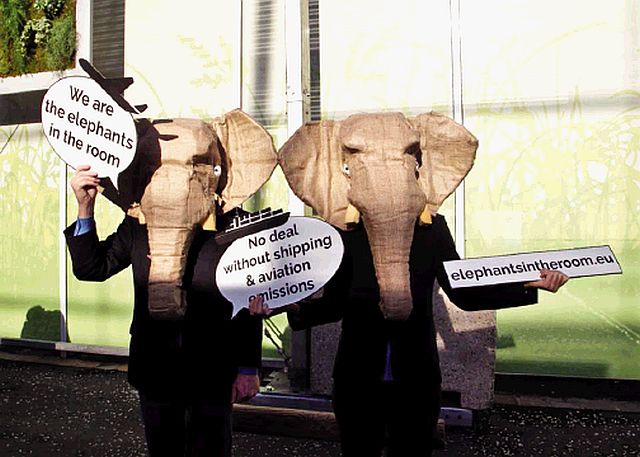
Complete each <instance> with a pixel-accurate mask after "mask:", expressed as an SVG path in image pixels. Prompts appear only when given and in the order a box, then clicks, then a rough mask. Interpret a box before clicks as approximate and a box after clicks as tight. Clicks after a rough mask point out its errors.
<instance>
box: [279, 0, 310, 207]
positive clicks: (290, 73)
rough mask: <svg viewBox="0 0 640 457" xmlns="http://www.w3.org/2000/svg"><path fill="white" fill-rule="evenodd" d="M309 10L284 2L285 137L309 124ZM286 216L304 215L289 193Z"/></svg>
mask: <svg viewBox="0 0 640 457" xmlns="http://www.w3.org/2000/svg"><path fill="white" fill-rule="evenodd" d="M308 24H309V9H308V5H307V1H306V0H285V46H286V60H287V134H288V135H289V136H291V135H293V134H294V132H295V131H296V130H297V129H298V128H299V127H300V126H301V125H302V124H304V123H305V122H306V121H308V120H309V112H310V111H309V93H310V91H309V85H310V83H309V72H310V71H309V37H308V31H309V30H308ZM289 212H290V213H291V214H292V215H304V203H302V201H301V200H300V199H299V198H298V197H296V196H295V194H294V193H293V192H292V191H291V190H289Z"/></svg>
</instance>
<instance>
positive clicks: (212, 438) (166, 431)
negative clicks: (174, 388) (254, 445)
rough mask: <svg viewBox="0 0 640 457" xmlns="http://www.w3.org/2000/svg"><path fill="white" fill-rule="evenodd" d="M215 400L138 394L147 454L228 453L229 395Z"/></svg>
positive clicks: (191, 456)
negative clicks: (179, 398)
mask: <svg viewBox="0 0 640 457" xmlns="http://www.w3.org/2000/svg"><path fill="white" fill-rule="evenodd" d="M226 393H227V394H228V395H226V399H219V400H218V401H211V400H210V399H208V400H199V399H193V400H190V401H186V402H178V401H161V400H155V399H152V398H148V397H146V396H145V395H144V394H142V393H141V394H140V408H141V411H142V418H143V422H144V431H145V437H146V440H147V443H148V446H149V454H151V455H152V456H154V457H175V456H180V457H182V456H186V457H205V456H206V457H227V456H230V455H231V396H230V392H226Z"/></svg>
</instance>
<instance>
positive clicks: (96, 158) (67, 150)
mask: <svg viewBox="0 0 640 457" xmlns="http://www.w3.org/2000/svg"><path fill="white" fill-rule="evenodd" d="M40 111H41V114H42V129H43V130H44V134H45V136H46V138H47V140H48V141H49V144H50V145H51V147H52V148H53V150H54V151H55V152H56V154H58V155H59V156H60V158H61V159H62V160H64V161H65V162H66V163H67V164H68V165H69V166H70V167H72V168H74V169H75V168H78V166H79V165H90V166H91V169H92V170H93V171H95V172H96V173H98V176H99V177H101V178H104V177H109V178H111V182H112V183H113V185H114V186H116V188H117V187H118V175H119V174H120V173H121V172H122V171H124V170H125V169H126V168H127V167H128V166H129V164H131V161H132V160H133V156H134V155H135V152H136V144H137V141H138V139H137V138H138V137H137V133H136V127H135V124H134V122H133V118H132V117H131V114H130V113H128V112H127V111H125V110H124V109H122V108H121V107H120V106H118V104H117V103H116V102H115V101H114V100H113V99H112V98H111V97H110V96H109V94H108V93H107V92H106V91H105V90H104V89H102V87H100V85H99V84H98V83H96V82H95V81H94V80H93V79H91V78H87V77H84V76H69V77H67V78H62V79H60V80H58V81H57V82H56V83H54V84H53V85H52V86H51V87H50V88H49V90H48V91H47V93H46V94H45V96H44V99H43V100H42V106H41V109H40Z"/></svg>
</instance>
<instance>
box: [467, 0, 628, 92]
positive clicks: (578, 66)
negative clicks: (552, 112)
mask: <svg viewBox="0 0 640 457" xmlns="http://www.w3.org/2000/svg"><path fill="white" fill-rule="evenodd" d="M461 11H462V13H461V14H462V19H461V24H462V39H463V46H464V48H463V51H464V52H463V58H464V62H463V68H464V76H465V77H464V82H465V87H464V97H465V102H466V103H484V102H489V103H490V102H496V101H505V100H532V99H534V100H535V99H542V100H549V99H553V98H556V97H560V98H564V99H570V98H572V97H573V96H574V94H575V93H576V92H578V93H579V94H580V96H581V97H584V96H586V95H590V96H597V95H599V96H607V95H609V94H611V93H613V92H616V91H619V90H623V89H629V88H632V87H635V88H636V89H637V88H638V75H639V69H640V64H639V63H638V60H637V52H638V51H637V50H638V46H639V40H640V34H639V28H638V27H639V24H638V17H640V14H639V13H640V11H639V9H638V2H637V1H634V0H631V1H630V0H612V1H610V2H606V3H604V2H585V1H580V0H565V1H561V2H558V1H554V0H541V1H536V2H532V1H528V0H517V1H504V0H489V1H482V2H477V1H465V0H461Z"/></svg>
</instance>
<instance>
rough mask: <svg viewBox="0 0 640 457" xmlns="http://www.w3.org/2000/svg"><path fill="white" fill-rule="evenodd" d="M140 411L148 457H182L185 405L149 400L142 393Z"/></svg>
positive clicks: (169, 401) (176, 402) (175, 402)
mask: <svg viewBox="0 0 640 457" xmlns="http://www.w3.org/2000/svg"><path fill="white" fill-rule="evenodd" d="M139 395H140V409H141V410H142V421H143V423H144V432H145V437H146V440H147V449H148V450H149V456H150V457H177V456H180V457H182V456H183V455H184V448H185V405H184V404H183V403H182V402H179V401H176V400H173V401H172V400H158V399H155V398H149V397H148V396H146V395H144V394H143V393H142V392H140V393H139Z"/></svg>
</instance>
